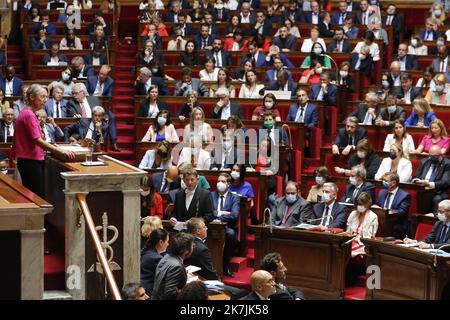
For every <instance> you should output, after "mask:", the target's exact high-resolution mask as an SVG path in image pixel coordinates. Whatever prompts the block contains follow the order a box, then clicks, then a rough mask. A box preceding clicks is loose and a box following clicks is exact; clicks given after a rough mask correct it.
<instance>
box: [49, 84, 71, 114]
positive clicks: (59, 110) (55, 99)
mask: <svg viewBox="0 0 450 320" xmlns="http://www.w3.org/2000/svg"><path fill="white" fill-rule="evenodd" d="M63 94H64V88H63V87H62V86H60V85H59V84H55V85H54V86H53V88H52V97H51V98H50V99H48V100H47V102H46V103H45V105H44V108H45V112H46V113H47V116H49V117H51V118H67V117H68V114H67V104H68V103H69V101H68V100H67V99H64V98H63Z"/></svg>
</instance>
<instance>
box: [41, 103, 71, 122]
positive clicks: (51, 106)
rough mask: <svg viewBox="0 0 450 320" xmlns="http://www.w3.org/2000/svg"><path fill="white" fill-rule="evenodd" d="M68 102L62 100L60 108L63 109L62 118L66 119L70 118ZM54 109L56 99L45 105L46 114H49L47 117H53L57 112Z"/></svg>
mask: <svg viewBox="0 0 450 320" xmlns="http://www.w3.org/2000/svg"><path fill="white" fill-rule="evenodd" d="M68 102H69V101H68V100H66V99H62V100H61V101H60V102H59V106H60V109H61V114H60V116H61V118H66V117H67V116H68V115H67V111H68V110H67V103H68ZM54 108H55V99H53V98H50V99H48V100H47V102H46V103H45V105H44V109H45V112H46V113H47V115H48V116H49V117H53V112H54V110H55V109H54Z"/></svg>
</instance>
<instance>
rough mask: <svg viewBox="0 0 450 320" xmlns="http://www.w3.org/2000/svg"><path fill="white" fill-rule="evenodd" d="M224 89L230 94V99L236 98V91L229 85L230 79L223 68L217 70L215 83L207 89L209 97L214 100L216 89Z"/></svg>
mask: <svg viewBox="0 0 450 320" xmlns="http://www.w3.org/2000/svg"><path fill="white" fill-rule="evenodd" d="M219 88H226V89H227V90H228V91H229V92H230V98H235V97H236V89H235V88H234V86H233V85H232V84H231V77H230V75H229V73H228V70H227V69H226V68H224V67H221V68H219V71H218V73H217V83H216V84H213V85H211V87H210V88H209V96H210V97H212V98H214V97H215V96H216V92H217V89H219Z"/></svg>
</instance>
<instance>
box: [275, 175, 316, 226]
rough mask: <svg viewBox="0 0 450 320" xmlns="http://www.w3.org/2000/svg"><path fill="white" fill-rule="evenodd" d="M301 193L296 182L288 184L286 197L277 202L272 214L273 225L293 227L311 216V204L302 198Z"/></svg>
mask: <svg viewBox="0 0 450 320" xmlns="http://www.w3.org/2000/svg"><path fill="white" fill-rule="evenodd" d="M299 191H300V190H299V186H298V184H297V183H296V182H294V181H288V182H287V184H286V188H285V196H284V197H281V198H278V199H277V200H275V209H274V212H272V213H271V223H272V224H275V225H277V226H287V227H293V226H296V225H298V224H300V223H302V222H303V221H304V220H305V219H306V218H307V217H308V216H309V215H311V212H312V208H311V204H310V203H309V202H308V201H306V200H305V199H303V198H302V196H301V195H300V194H299ZM267 223H268V222H267V221H266V224H267Z"/></svg>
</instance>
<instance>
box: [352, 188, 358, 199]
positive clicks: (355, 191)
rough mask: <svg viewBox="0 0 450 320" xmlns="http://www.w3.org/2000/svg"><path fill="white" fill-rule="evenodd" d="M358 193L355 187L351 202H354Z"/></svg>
mask: <svg viewBox="0 0 450 320" xmlns="http://www.w3.org/2000/svg"><path fill="white" fill-rule="evenodd" d="M358 191H359V187H356V188H355V190H354V191H353V196H352V202H355V199H356V195H357V194H358Z"/></svg>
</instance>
